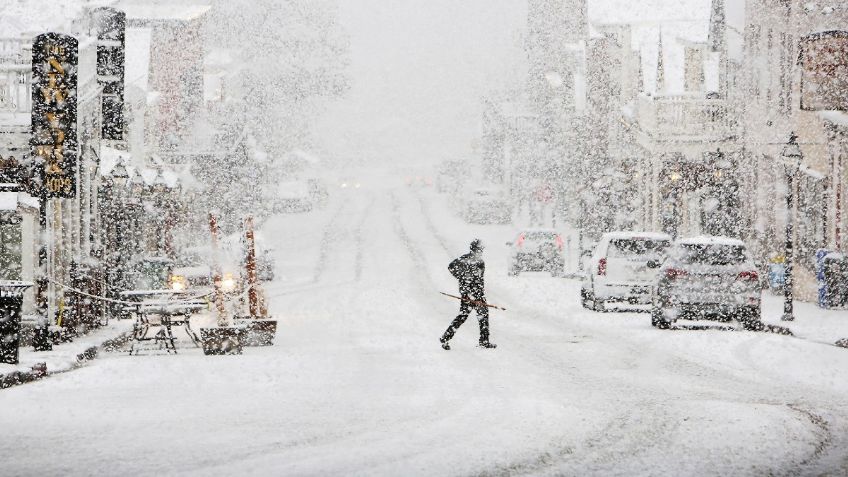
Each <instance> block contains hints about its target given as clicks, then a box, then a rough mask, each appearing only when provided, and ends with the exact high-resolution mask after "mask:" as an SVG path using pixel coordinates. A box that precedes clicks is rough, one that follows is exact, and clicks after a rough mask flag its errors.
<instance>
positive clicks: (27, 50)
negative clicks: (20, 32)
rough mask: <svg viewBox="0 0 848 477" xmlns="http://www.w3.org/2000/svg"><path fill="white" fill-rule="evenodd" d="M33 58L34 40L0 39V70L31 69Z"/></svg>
mask: <svg viewBox="0 0 848 477" xmlns="http://www.w3.org/2000/svg"><path fill="white" fill-rule="evenodd" d="M31 58H32V39H26V38H0V69H10V68H12V67H16V68H19V67H21V66H23V67H26V68H29V67H30V61H31Z"/></svg>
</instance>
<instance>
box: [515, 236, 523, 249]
mask: <svg viewBox="0 0 848 477" xmlns="http://www.w3.org/2000/svg"><path fill="white" fill-rule="evenodd" d="M522 245H524V234H521V235H519V236H518V240H516V241H515V246H516V247H518V248H521V246H522Z"/></svg>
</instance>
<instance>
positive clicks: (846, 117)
mask: <svg viewBox="0 0 848 477" xmlns="http://www.w3.org/2000/svg"><path fill="white" fill-rule="evenodd" d="M817 114H818V115H819V117H820V118H822V119H824V120H825V121H829V122H831V123H833V124H835V125H837V126H845V127H848V114H846V113H844V112H842V111H819V112H818V113H817Z"/></svg>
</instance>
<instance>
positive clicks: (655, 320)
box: [651, 306, 671, 330]
mask: <svg viewBox="0 0 848 477" xmlns="http://www.w3.org/2000/svg"><path fill="white" fill-rule="evenodd" d="M651 326H653V327H654V328H659V329H661V330H667V329H669V328H671V323H670V322H669V321H668V320H666V319H665V313H664V312H663V310H662V308H660V307H658V306H652V307H651Z"/></svg>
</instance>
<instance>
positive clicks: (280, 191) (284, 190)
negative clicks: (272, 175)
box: [274, 181, 309, 199]
mask: <svg viewBox="0 0 848 477" xmlns="http://www.w3.org/2000/svg"><path fill="white" fill-rule="evenodd" d="M274 195H275V196H276V197H279V198H281V199H302V198H304V197H307V196H309V185H308V184H307V183H306V182H301V181H289V182H281V183H280V184H278V185H277V190H276V193H275V194H274Z"/></svg>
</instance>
